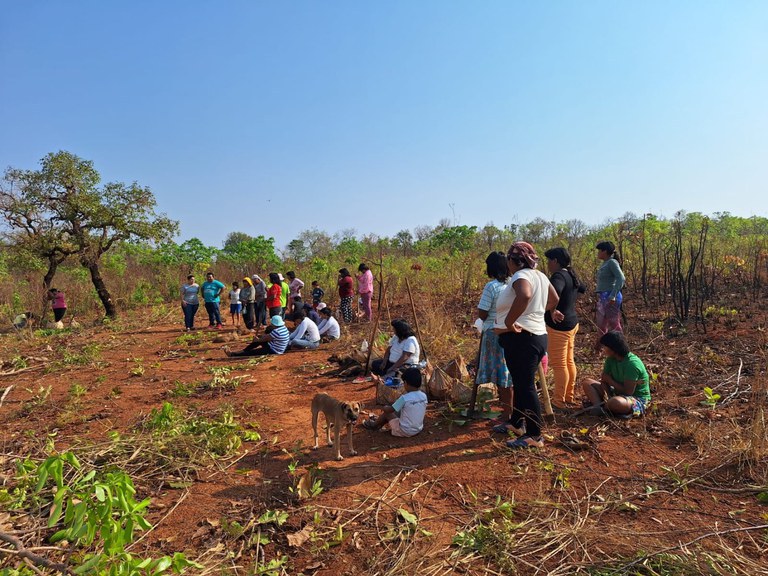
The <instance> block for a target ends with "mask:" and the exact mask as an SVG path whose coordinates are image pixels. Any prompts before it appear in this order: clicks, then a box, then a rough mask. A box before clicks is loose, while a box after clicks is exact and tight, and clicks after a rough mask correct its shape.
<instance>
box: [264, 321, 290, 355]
mask: <svg viewBox="0 0 768 576" xmlns="http://www.w3.org/2000/svg"><path fill="white" fill-rule="evenodd" d="M269 335H270V336H272V340H270V341H269V348H270V349H271V350H272V352H274V353H275V354H282V353H283V352H285V349H286V348H288V339H289V338H290V337H291V335H290V333H289V332H288V328H286V327H285V326H278V327H277V328H275V329H274V330H272V332H270V333H269Z"/></svg>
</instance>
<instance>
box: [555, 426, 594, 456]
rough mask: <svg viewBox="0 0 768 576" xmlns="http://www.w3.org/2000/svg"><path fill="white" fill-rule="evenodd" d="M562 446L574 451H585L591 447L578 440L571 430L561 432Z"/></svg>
mask: <svg viewBox="0 0 768 576" xmlns="http://www.w3.org/2000/svg"><path fill="white" fill-rule="evenodd" d="M560 444H562V445H563V446H565V447H566V448H568V449H570V450H573V451H576V450H584V449H585V448H588V447H589V444H588V443H586V442H584V441H583V440H580V439H579V438H577V437H576V435H575V434H573V433H572V432H571V431H570V430H563V431H562V432H560Z"/></svg>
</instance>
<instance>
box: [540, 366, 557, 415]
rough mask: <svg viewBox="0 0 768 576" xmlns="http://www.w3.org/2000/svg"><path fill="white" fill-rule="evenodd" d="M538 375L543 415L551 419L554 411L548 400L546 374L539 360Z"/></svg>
mask: <svg viewBox="0 0 768 576" xmlns="http://www.w3.org/2000/svg"><path fill="white" fill-rule="evenodd" d="M538 375H539V386H540V389H541V399H542V400H543V401H544V416H546V417H547V419H552V418H554V417H555V413H554V412H553V411H552V402H550V400H549V389H548V388H547V375H546V374H545V373H544V366H542V364H541V362H539V368H538Z"/></svg>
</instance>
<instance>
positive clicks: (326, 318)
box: [317, 306, 341, 342]
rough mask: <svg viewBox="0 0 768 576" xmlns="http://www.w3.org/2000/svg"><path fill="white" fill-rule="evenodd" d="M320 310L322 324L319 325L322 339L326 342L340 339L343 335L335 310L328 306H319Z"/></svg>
mask: <svg viewBox="0 0 768 576" xmlns="http://www.w3.org/2000/svg"><path fill="white" fill-rule="evenodd" d="M318 310H319V312H320V317H321V318H322V320H320V324H318V325H317V329H318V331H319V332H320V338H321V340H323V341H324V342H325V341H331V340H338V339H339V338H340V337H341V327H340V326H339V321H338V320H336V318H334V317H333V310H331V309H330V308H328V307H327V306H323V307H322V308H319V307H318Z"/></svg>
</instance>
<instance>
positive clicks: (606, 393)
mask: <svg viewBox="0 0 768 576" xmlns="http://www.w3.org/2000/svg"><path fill="white" fill-rule="evenodd" d="M600 345H601V346H602V350H603V354H605V356H606V358H605V363H604V365H603V373H602V375H601V376H600V381H599V382H598V381H597V380H593V379H591V378H588V379H586V380H584V381H583V382H582V388H583V389H584V394H586V396H587V399H588V400H589V403H590V404H591V405H592V410H591V411H590V413H591V414H592V415H594V416H599V415H601V413H602V410H601V405H603V404H604V405H605V408H606V409H607V410H608V411H609V412H610V413H611V414H613V415H615V416H628V417H632V416H634V417H638V416H642V415H643V414H645V410H646V408H647V407H648V404H650V402H651V389H650V386H649V383H648V382H649V379H648V370H646V368H645V365H643V362H642V360H640V358H638V357H637V356H635V355H634V354H633V353H632V352H630V351H629V346H628V345H627V341H626V340H625V339H624V335H623V334H622V333H621V332H617V331H612V332H607V333H605V334H603V336H602V337H601V338H600Z"/></svg>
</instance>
